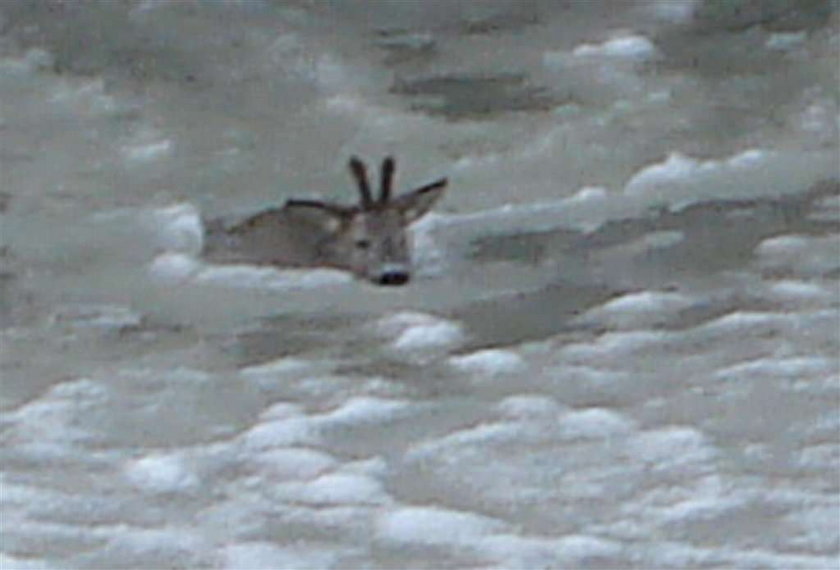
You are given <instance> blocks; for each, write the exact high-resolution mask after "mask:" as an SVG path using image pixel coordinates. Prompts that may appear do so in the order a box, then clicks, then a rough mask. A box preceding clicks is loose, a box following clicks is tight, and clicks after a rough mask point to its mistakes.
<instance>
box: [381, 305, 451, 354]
mask: <svg viewBox="0 0 840 570" xmlns="http://www.w3.org/2000/svg"><path fill="white" fill-rule="evenodd" d="M374 327H375V330H376V332H377V333H378V334H379V335H381V336H384V337H386V338H390V339H393V340H392V341H391V343H390V345H391V347H392V348H393V349H394V350H395V351H397V352H402V353H408V354H415V355H418V356H426V355H430V354H437V353H440V352H445V351H447V350H452V349H454V348H457V347H458V346H459V345H460V344H461V343H462V342H463V340H464V338H465V334H464V331H463V328H462V327H461V325H460V324H459V323H456V322H453V321H450V320H447V319H443V318H440V317H437V316H434V315H430V314H426V313H417V312H410V311H404V312H400V313H394V314H392V315H389V316H386V317H383V318H382V319H380V320H379V321H378V322H376V323H375V325H374Z"/></svg>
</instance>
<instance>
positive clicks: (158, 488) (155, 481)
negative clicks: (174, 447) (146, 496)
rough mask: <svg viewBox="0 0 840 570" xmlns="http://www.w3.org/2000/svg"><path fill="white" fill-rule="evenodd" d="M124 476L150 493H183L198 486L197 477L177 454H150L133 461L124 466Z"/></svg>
mask: <svg viewBox="0 0 840 570" xmlns="http://www.w3.org/2000/svg"><path fill="white" fill-rule="evenodd" d="M125 476H126V477H127V478H128V480H129V481H130V482H131V483H132V484H133V485H135V486H136V487H137V488H139V489H141V490H143V491H147V492H150V493H183V492H189V491H192V490H195V489H196V488H197V487H198V485H199V479H198V476H197V475H196V474H195V473H194V472H193V471H192V470H191V469H190V467H189V465H188V463H187V462H185V460H184V458H183V457H181V456H180V455H178V454H159V453H158V454H150V455H147V456H146V457H143V458H141V459H136V460H133V461H131V462H129V463H128V464H127V465H126V467H125Z"/></svg>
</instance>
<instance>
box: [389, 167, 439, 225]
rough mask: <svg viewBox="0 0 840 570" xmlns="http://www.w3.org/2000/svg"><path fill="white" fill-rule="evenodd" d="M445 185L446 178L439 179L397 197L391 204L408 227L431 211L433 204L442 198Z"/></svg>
mask: <svg viewBox="0 0 840 570" xmlns="http://www.w3.org/2000/svg"><path fill="white" fill-rule="evenodd" d="M446 184H447V180H446V178H441V179H440V180H436V181H435V182H432V183H431V184H426V185H425V186H421V187H420V188H418V189H416V190H412V191H411V192H409V193H408V194H403V195H402V196H399V197H398V198H397V199H396V200H394V201H393V202H392V204H393V205H394V206H396V208H397V209H398V210H399V211H400V212H401V213H402V215H403V219H404V220H405V223H406V225H408V224H410V223H412V222H414V221H416V220H418V219H420V218H422V217H423V216H425V215H426V214H427V213H428V212H429V210H431V209H432V206H434V205H435V202H437V201H438V200H440V198H441V196H443V191H444V190H445V189H446Z"/></svg>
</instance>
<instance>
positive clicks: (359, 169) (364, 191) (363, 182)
mask: <svg viewBox="0 0 840 570" xmlns="http://www.w3.org/2000/svg"><path fill="white" fill-rule="evenodd" d="M349 166H350V172H351V173H352V174H353V178H355V179H356V184H357V185H358V186H359V194H360V195H361V197H362V208H363V209H365V210H367V209H369V208H370V207H371V206H373V197H372V196H371V193H370V184H368V179H367V169H366V168H365V164H364V163H363V162H362V161H361V160H359V159H358V157H355V156H352V157H350V164H349Z"/></svg>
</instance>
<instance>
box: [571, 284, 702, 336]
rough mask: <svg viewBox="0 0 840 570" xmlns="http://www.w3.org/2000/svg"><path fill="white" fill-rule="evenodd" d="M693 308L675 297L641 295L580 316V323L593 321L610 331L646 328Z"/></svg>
mask: <svg viewBox="0 0 840 570" xmlns="http://www.w3.org/2000/svg"><path fill="white" fill-rule="evenodd" d="M693 304H694V300H693V299H691V298H690V297H687V296H685V295H682V294H679V293H669V292H664V291H642V292H639V293H629V294H627V295H623V296H621V297H618V298H617V299H613V300H611V301H608V302H607V303H605V304H604V305H601V306H600V307H597V308H595V309H592V310H590V311H588V312H587V313H586V314H584V315H582V316H581V317H580V320H581V321H582V322H589V321H591V320H595V321H598V322H602V323H604V324H606V325H608V326H609V327H610V328H612V329H630V328H646V327H652V326H655V325H661V324H663V323H666V322H668V321H669V320H672V319H674V318H675V316H676V315H678V314H679V312H680V311H683V310H685V309H687V308H689V307H691V306H692V305H693Z"/></svg>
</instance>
